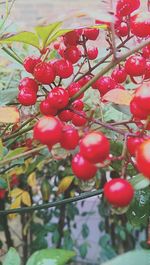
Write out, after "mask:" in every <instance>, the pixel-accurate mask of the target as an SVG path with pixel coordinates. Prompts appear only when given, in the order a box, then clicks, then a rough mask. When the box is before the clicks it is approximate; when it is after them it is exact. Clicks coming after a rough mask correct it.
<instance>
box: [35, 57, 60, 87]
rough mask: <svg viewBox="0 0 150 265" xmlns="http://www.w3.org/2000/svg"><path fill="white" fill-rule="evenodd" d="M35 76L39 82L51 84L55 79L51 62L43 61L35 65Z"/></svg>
mask: <svg viewBox="0 0 150 265" xmlns="http://www.w3.org/2000/svg"><path fill="white" fill-rule="evenodd" d="M34 77H35V79H36V80H37V81H38V82H40V83H42V84H44V85H49V84H50V83H52V82H53V81H54V79H55V72H54V70H53V67H52V66H51V64H50V63H46V62H42V63H40V64H38V65H36V66H35V68H34Z"/></svg>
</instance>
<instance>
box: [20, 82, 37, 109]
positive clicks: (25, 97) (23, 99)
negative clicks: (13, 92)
mask: <svg viewBox="0 0 150 265" xmlns="http://www.w3.org/2000/svg"><path fill="white" fill-rule="evenodd" d="M36 100H37V96H36V93H35V91H34V90H33V89H31V88H28V87H26V88H22V89H21V90H20V91H19V93H18V101H19V103H20V104H22V105H23V106H31V105H34V104H35V103H36Z"/></svg>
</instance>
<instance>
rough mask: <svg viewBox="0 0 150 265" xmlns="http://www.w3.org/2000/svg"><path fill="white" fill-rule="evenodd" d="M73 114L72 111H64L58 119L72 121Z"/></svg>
mask: <svg viewBox="0 0 150 265" xmlns="http://www.w3.org/2000/svg"><path fill="white" fill-rule="evenodd" d="M72 116H73V113H72V112H71V111H70V110H63V111H61V112H60V113H59V115H58V117H59V119H60V120H61V121H65V122H67V121H71V120H72Z"/></svg>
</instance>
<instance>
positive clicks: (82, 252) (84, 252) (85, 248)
mask: <svg viewBox="0 0 150 265" xmlns="http://www.w3.org/2000/svg"><path fill="white" fill-rule="evenodd" d="M79 251H80V255H81V257H82V258H85V257H86V255H87V252H88V244H87V243H86V242H85V243H83V244H82V245H80V246H79Z"/></svg>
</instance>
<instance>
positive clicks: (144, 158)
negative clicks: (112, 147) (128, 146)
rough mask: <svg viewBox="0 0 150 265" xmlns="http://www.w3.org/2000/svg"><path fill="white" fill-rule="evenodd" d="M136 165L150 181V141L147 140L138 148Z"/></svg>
mask: <svg viewBox="0 0 150 265" xmlns="http://www.w3.org/2000/svg"><path fill="white" fill-rule="evenodd" d="M136 165H137V168H138V170H139V171H140V172H141V173H142V174H143V175H144V176H145V177H147V178H149V179H150V139H147V140H145V141H144V142H143V143H141V144H140V145H139V146H138V147H137V151H136Z"/></svg>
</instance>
